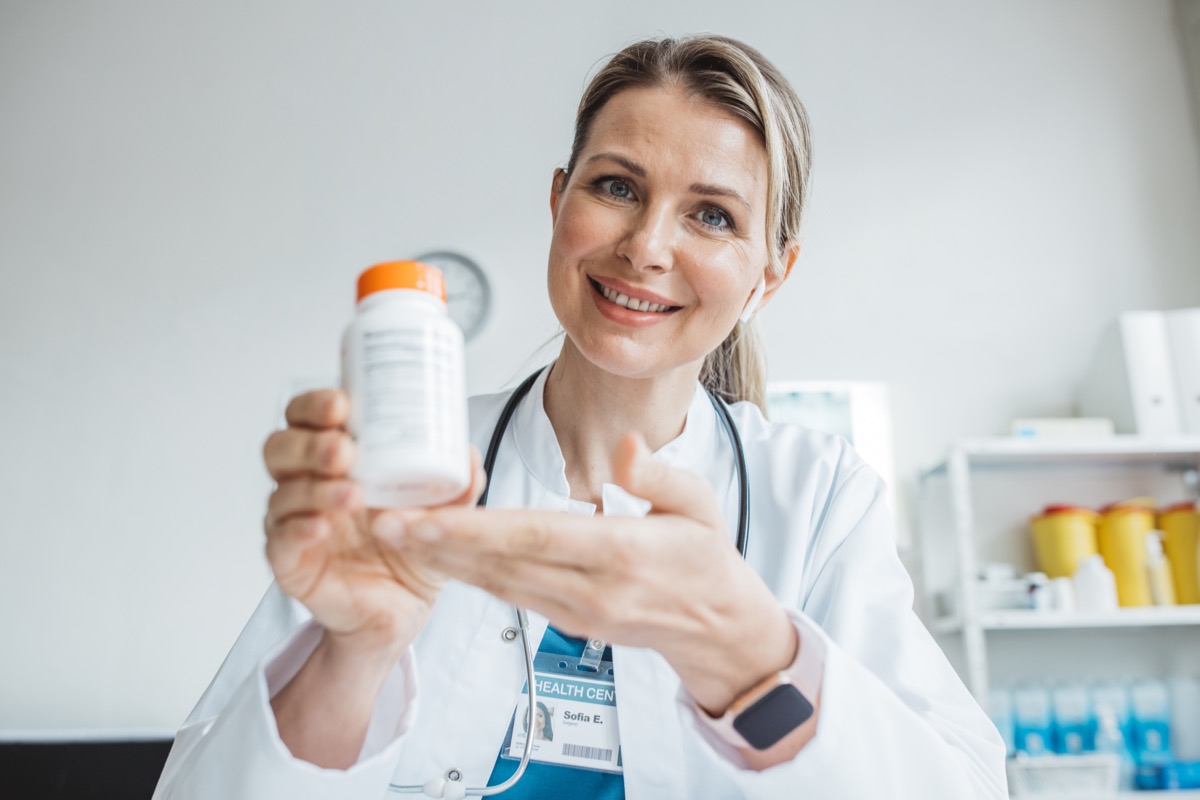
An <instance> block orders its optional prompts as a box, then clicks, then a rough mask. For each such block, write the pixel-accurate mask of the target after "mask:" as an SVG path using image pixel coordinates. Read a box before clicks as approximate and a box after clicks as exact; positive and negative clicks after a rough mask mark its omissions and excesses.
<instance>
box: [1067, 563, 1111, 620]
mask: <svg viewBox="0 0 1200 800" xmlns="http://www.w3.org/2000/svg"><path fill="white" fill-rule="evenodd" d="M1075 606H1076V608H1078V609H1079V610H1080V611H1083V612H1100V613H1103V612H1110V611H1116V610H1117V582H1116V579H1115V578H1113V574H1112V570H1110V569H1109V568H1108V567H1106V566H1104V559H1103V558H1102V557H1101V556H1098V555H1097V556H1088V557H1087V558H1085V559H1083V560H1082V561H1080V562H1079V568H1078V569H1077V570H1075Z"/></svg>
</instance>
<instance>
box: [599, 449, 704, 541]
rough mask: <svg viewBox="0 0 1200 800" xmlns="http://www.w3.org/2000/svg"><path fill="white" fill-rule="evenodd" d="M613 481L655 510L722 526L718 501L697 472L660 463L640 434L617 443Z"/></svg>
mask: <svg viewBox="0 0 1200 800" xmlns="http://www.w3.org/2000/svg"><path fill="white" fill-rule="evenodd" d="M613 473H614V475H613V479H614V481H615V482H616V484H617V485H618V486H620V487H621V488H622V489H624V490H625V491H627V492H629V493H630V494H632V495H634V496H635V497H641V498H643V499H645V500H649V501H650V505H651V508H652V510H653V511H655V512H658V513H666V514H678V515H680V516H684V517H688V518H690V519H697V520H702V521H704V522H716V523H719V524H723V523H722V516H721V510H720V508H719V507H718V506H717V498H716V496H715V495H714V494H713V490H712V487H711V486H709V484H708V482H707V481H706V480H704V479H703V478H701V477H700V476H699V475H697V474H696V473H694V472H691V471H689V470H683V469H676V468H674V467H671V466H668V465H667V464H664V463H663V462H661V461H659V460H658V459H656V458H655V457H654V455H653V454H652V453H651V452H650V448H648V447H647V446H646V441H645V440H644V439H643V438H642V437H641V435H639V434H636V433H627V434H625V435H624V436H622V437H621V440H620V441H619V442H618V443H617V449H616V453H615V456H614V463H613Z"/></svg>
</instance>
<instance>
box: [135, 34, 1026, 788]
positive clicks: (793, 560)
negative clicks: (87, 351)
mask: <svg viewBox="0 0 1200 800" xmlns="http://www.w3.org/2000/svg"><path fill="white" fill-rule="evenodd" d="M809 164H810V145H809V133H808V123H807V119H806V117H805V113H804V110H803V108H802V106H801V104H800V102H799V101H798V99H797V98H796V95H795V93H794V92H793V90H792V88H791V87H790V86H789V85H788V83H787V81H786V80H785V79H784V78H783V77H782V76H781V75H780V74H779V72H778V71H777V70H776V69H775V68H774V67H772V66H771V64H770V63H769V62H767V61H766V59H764V58H763V57H762V56H761V55H760V54H759V53H758V52H757V51H755V50H753V49H752V48H750V47H748V46H746V45H744V44H741V43H739V42H736V41H733V40H730V39H725V38H721V37H714V36H706V37H695V38H687V39H679V40H655V41H645V42H639V43H637V44H634V45H631V46H630V47H627V48H625V49H624V50H623V51H621V52H620V53H618V54H617V55H616V56H614V57H613V58H612V59H611V60H610V61H609V62H608V64H607V65H606V66H605V67H604V68H603V69H601V70H600V72H599V73H598V74H597V75H596V76H595V78H594V79H593V80H592V82H591V84H590V85H589V87H588V89H587V91H586V92H585V94H584V97H583V99H582V101H581V103H580V107H579V111H578V115H577V120H576V129H575V139H574V144H573V148H572V152H571V155H570V159H569V162H568V164H567V167H566V168H565V169H560V170H558V171H556V173H555V174H554V176H553V178H552V180H551V182H550V186H549V187H548V188H549V203H550V214H551V219H552V221H553V237H552V241H551V245H550V253H549V268H548V286H549V295H550V302H551V305H552V306H553V308H554V312H555V314H556V315H557V317H558V319H559V320H560V322H561V323H562V327H563V329H564V331H565V334H566V335H565V337H564V340H563V344H562V350H561V352H560V353H559V355H558V358H557V360H555V361H554V363H553V364H552V365H550V367H549V368H548V369H546V370H544V371H542V372H540V373H537V374H535V376H531V378H530V380H528V381H526V383H525V384H524V385H523V386H522V389H521V391H520V392H518V393H516V394H513V393H504V394H500V395H492V396H487V397H480V398H475V399H473V400H472V404H471V422H472V429H473V437H474V441H475V444H476V447H477V448H478V449H479V450H480V451H485V450H487V449H489V448H488V445H489V444H493V443H494V444H495V447H494V448H492V449H493V450H494V464H493V465H492V468H491V472H490V480H485V477H484V476H483V474H482V470H481V469H480V468H479V464H478V463H477V464H476V477H475V482H474V485H473V486H472V488H471V489H470V490H469V491H468V492H467V493H466V494H465V495H464V496H463V497H462V498H460V502H458V503H456V504H451V505H450V506H447V507H443V508H438V509H427V510H422V511H407V512H397V511H386V512H380V511H371V512H368V511H367V510H366V509H365V508H364V507H363V503H362V493H361V491H360V488H359V487H358V486H357V485H356V484H355V483H354V482H353V481H351V480H350V479H349V478H348V477H347V475H348V469H349V466H350V464H351V463H352V461H353V458H354V451H353V445H352V442H351V441H350V439H349V438H348V437H347V435H346V434H345V433H344V432H343V429H342V427H341V426H342V425H343V423H344V422H345V421H346V409H347V402H346V398H345V396H344V395H342V394H341V393H339V392H337V391H335V390H328V391H320V392H313V393H309V394H306V395H302V396H300V397H298V398H297V399H296V400H294V401H293V402H292V404H291V405H290V406H289V409H288V413H287V417H288V422H289V426H288V428H287V429H286V430H284V431H280V432H277V433H276V434H274V435H272V437H271V438H270V439H269V440H268V442H267V444H266V447H265V460H266V464H267V468H268V470H269V471H270V472H271V474H272V475H273V476H274V477H275V478H276V480H277V481H278V489H277V490H276V491H275V493H274V494H273V496H272V497H271V500H270V503H269V508H268V513H267V519H266V537H267V546H266V550H267V556H268V558H269V560H270V563H271V567H272V569H273V570H274V573H275V579H276V582H275V585H274V586H273V587H272V589H271V590H270V591H269V593H268V595H267V597H266V598H265V599H264V600H263V602H262V604H261V606H260V607H259V609H258V610H257V611H256V612H255V614H254V616H253V618H252V619H251V620H250V622H249V624H248V626H247V628H246V630H245V632H244V633H243V634H242V636H241V638H240V639H239V640H238V642H237V644H236V645H235V647H234V650H233V652H232V653H231V654H230V656H229V658H228V659H227V661H226V663H225V664H224V666H223V667H222V668H221V671H220V673H219V674H218V675H217V677H216V679H215V680H214V682H213V684H212V685H211V686H210V688H209V690H208V691H207V693H206V694H205V695H204V697H203V698H202V699H201V701H200V703H199V705H198V706H197V708H196V710H195V711H194V712H193V714H192V715H191V717H190V718H189V719H188V721H187V722H186V724H185V725H184V727H183V728H182V729H181V730H180V732H179V735H178V737H177V739H176V742H175V746H174V749H173V750H172V753H171V756H170V759H169V761H168V764H167V767H166V769H165V771H164V774H163V777H162V780H161V783H160V785H159V788H158V793H157V795H156V796H158V797H161V798H214V797H220V798H243V797H244V798H263V797H287V798H370V799H371V800H376V799H377V798H384V797H388V796H398V793H405V792H407V793H421V792H424V793H426V794H429V795H432V796H445V797H462V796H463V795H464V794H468V793H470V794H484V793H491V791H493V790H489V789H487V788H484V787H488V786H491V787H498V786H502V785H508V784H511V783H512V779H513V778H514V777H515V776H516V774H517V773H520V779H519V780H517V781H516V784H515V786H510V787H509V788H507V789H506V791H505V792H504V793H503V795H502V796H503V797H506V798H509V797H512V798H516V797H565V796H574V797H597V798H618V797H626V796H628V797H630V798H673V797H678V798H736V797H747V798H759V797H786V796H796V797H820V798H832V797H847V798H874V797H914V798H918V797H919V798H966V797H1004V796H1006V791H1005V783H1004V770H1003V759H1004V748H1003V745H1002V744H1001V741H1000V739H999V736H998V735H997V733H996V731H995V730H994V728H993V727H992V726H991V724H990V723H989V721H988V720H987V718H986V717H985V715H984V714H983V713H982V712H981V711H980V709H979V708H978V706H977V705H976V704H975V703H974V701H973V700H972V698H971V697H970V696H969V694H968V693H967V692H966V690H965V689H964V688H963V686H962V684H961V682H960V681H959V679H958V678H957V677H956V675H955V673H954V672H953V670H952V669H951V668H950V667H949V666H948V664H947V662H946V661H945V659H944V657H943V656H942V654H941V652H940V651H939V650H938V648H937V646H936V645H935V643H934V642H933V640H932V639H931V638H930V636H929V635H928V634H927V632H926V631H925V630H924V628H923V627H922V626H921V624H920V623H919V621H918V620H917V619H916V617H915V616H914V614H913V612H912V611H911V602H912V587H911V584H910V581H909V579H908V576H907V575H906V573H905V571H904V569H903V567H902V566H901V564H900V562H899V560H898V558H897V555H896V552H895V548H894V545H893V539H892V535H891V530H890V517H889V514H888V511H887V509H886V508H885V506H884V499H883V498H884V491H883V486H882V485H881V482H880V479H879V478H878V477H877V476H876V475H875V473H873V472H872V471H871V470H870V469H869V468H868V467H866V466H865V465H864V464H863V462H862V461H861V459H860V458H859V457H858V456H857V455H856V454H855V453H854V452H853V451H852V450H851V449H850V447H849V446H848V445H846V443H845V442H844V441H843V440H841V439H838V438H835V437H829V436H825V435H821V434H817V433H814V432H811V431H806V430H801V429H798V428H795V427H791V426H775V425H771V424H770V423H769V422H767V421H766V420H765V419H764V418H763V415H762V413H761V411H760V406H761V403H762V386H763V377H762V366H761V359H760V357H759V354H758V352H757V345H756V344H755V341H756V340H755V337H754V333H753V325H752V322H751V320H752V318H753V316H754V314H755V313H757V312H759V311H761V310H762V308H763V307H765V306H766V305H767V304H768V302H769V301H770V300H771V298H772V297H773V296H774V294H775V292H776V291H777V290H778V289H779V288H780V286H781V285H782V284H783V283H784V281H785V280H786V278H787V277H788V273H789V271H790V270H791V268H792V265H793V264H794V263H795V260H796V258H797V254H798V251H799V244H798V241H799V240H798V237H799V231H800V220H801V213H802V210H803V205H804V197H805V190H806V185H807V182H808V175H809ZM476 455H477V454H476ZM485 483H486V484H487V492H488V496H487V506H486V508H479V507H476V505H475V501H476V499H477V498H478V497H479V496H480V494H481V493H482V492H483V490H484V486H485ZM739 550H742V551H744V557H743V553H739ZM510 604H516V605H519V606H522V607H525V608H528V609H529V619H528V630H527V636H528V640H529V643H530V646H531V649H532V650H536V651H537V652H538V654H539V655H538V659H539V661H538V664H539V667H538V672H537V677H536V678H535V683H536V687H537V690H538V692H539V693H540V695H544V696H548V697H553V698H554V699H555V704H556V715H557V716H556V726H555V740H554V743H553V747H551V743H550V742H545V741H542V742H538V743H537V744H538V753H537V754H536V755H535V757H534V759H533V760H532V761H530V762H529V764H528V765H527V767H526V768H524V769H522V768H521V765H520V763H519V761H518V758H519V755H520V754H519V753H518V752H517V751H518V750H519V748H518V747H516V745H515V742H514V740H513V736H514V727H516V728H517V729H518V730H519V729H520V726H521V724H522V723H523V722H524V720H518V719H517V718H516V713H517V712H516V710H517V709H521V708H527V707H528V705H529V703H528V700H529V698H527V697H526V699H525V700H524V701H522V697H523V696H524V694H523V692H524V690H525V689H524V687H525V685H526V667H525V664H524V658H523V657H522V650H521V643H520V641H519V639H518V638H516V637H515V634H516V632H517V631H516V628H518V627H521V625H519V624H517V623H516V622H514V616H513V612H512V608H511V605H510ZM601 651H603V652H601ZM589 653H590V657H591V659H592V662H591V663H592V666H593V667H595V666H596V665H597V664H598V665H599V667H598V669H596V670H594V671H593V673H590V674H589V675H587V676H584V677H583V678H580V677H579V675H572V674H571V669H573V668H577V667H578V666H582V665H583V660H586V658H587V657H588V656H589ZM581 659H582V660H581ZM610 669H611V676H609V675H608V670H610ZM593 678H594V680H593ZM522 702H524V705H522ZM506 782H507V784H506ZM568 793H570V794H568Z"/></svg>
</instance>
